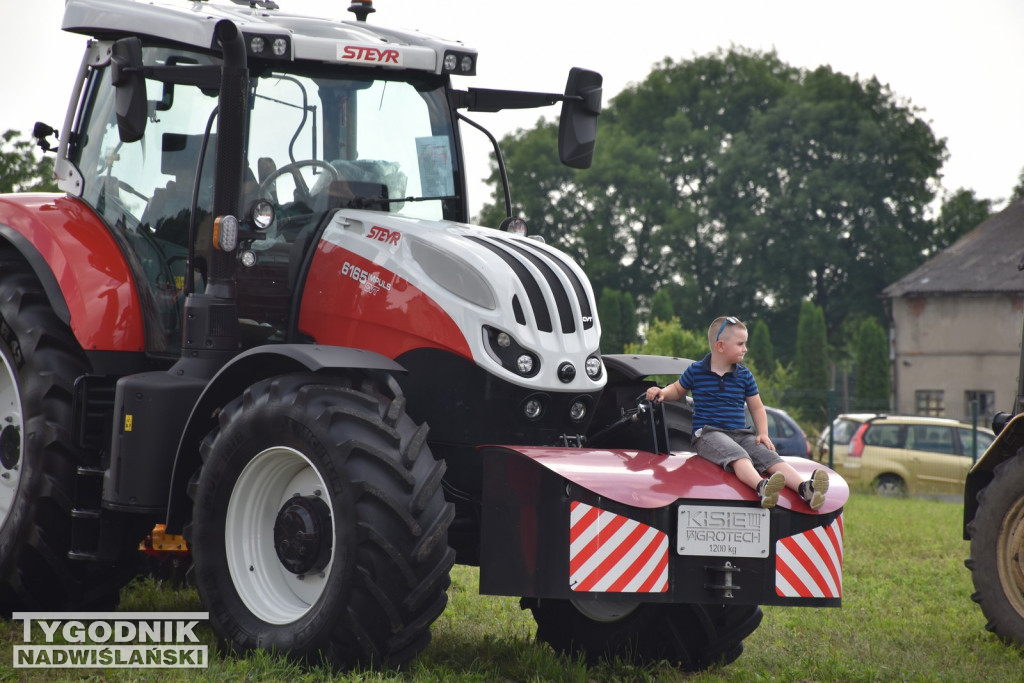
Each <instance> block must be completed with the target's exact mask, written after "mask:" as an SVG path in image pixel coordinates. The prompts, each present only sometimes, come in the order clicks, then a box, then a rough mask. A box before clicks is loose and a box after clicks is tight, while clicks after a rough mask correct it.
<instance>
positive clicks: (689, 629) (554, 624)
mask: <svg viewBox="0 0 1024 683" xmlns="http://www.w3.org/2000/svg"><path fill="white" fill-rule="evenodd" d="M522 605H523V607H524V609H525V608H529V609H530V610H531V611H532V612H533V618H534V620H535V621H536V622H537V639H538V640H541V641H543V642H546V643H548V644H549V645H551V647H553V648H554V649H555V650H556V651H558V652H561V653H564V654H567V655H569V656H572V657H576V656H583V657H585V658H586V659H587V660H588V661H589V662H592V663H593V662H597V661H599V660H601V659H602V658H604V659H607V660H609V661H610V660H612V659H614V658H616V657H619V658H622V659H627V660H632V661H635V662H637V663H640V664H647V663H652V662H657V661H660V660H666V661H669V662H671V663H673V664H674V665H675V666H677V667H679V668H680V669H684V670H686V671H700V670H703V669H706V668H708V667H710V666H711V665H713V664H716V663H718V664H728V663H730V662H732V661H734V660H735V659H736V658H737V657H739V656H740V654H741V653H742V652H743V639H744V638H745V637H747V636H748V635H749V634H750V633H752V632H753V631H754V630H755V629H756V628H757V627H758V625H759V624H760V623H761V617H762V616H763V615H762V612H761V608H760V607H758V606H757V605H746V606H744V605H729V606H725V605H673V604H664V603H638V602H634V601H630V600H629V599H623V598H613V597H607V598H598V599H594V600H543V599H532V598H523V600H522Z"/></svg>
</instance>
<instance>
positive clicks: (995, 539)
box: [967, 449, 1024, 644]
mask: <svg viewBox="0 0 1024 683" xmlns="http://www.w3.org/2000/svg"><path fill="white" fill-rule="evenodd" d="M993 474H994V477H993V478H992V482H991V483H989V484H988V486H986V487H985V488H983V489H982V490H981V492H980V493H979V494H978V511H977V512H976V513H975V515H974V519H973V520H971V522H970V524H968V525H967V533H968V535H969V536H970V538H971V557H970V559H968V560H967V567H968V568H969V569H970V570H971V577H972V578H973V580H974V589H975V592H974V594H973V595H972V596H971V598H972V599H973V600H974V601H975V602H977V603H978V604H979V605H980V606H981V611H982V612H983V613H984V614H985V617H986V618H987V619H988V624H987V625H986V626H985V628H987V629H988V630H989V631H991V632H992V633H995V634H996V635H997V636H999V637H1000V638H1002V639H1003V640H1005V641H1007V642H1013V643H1020V644H1024V449H1021V450H1019V451H1017V454H1016V455H1015V456H1013V457H1012V458H1010V459H1009V460H1007V461H1005V462H1003V463H1001V464H1000V465H999V466H998V467H996V469H995V472H994V473H993Z"/></svg>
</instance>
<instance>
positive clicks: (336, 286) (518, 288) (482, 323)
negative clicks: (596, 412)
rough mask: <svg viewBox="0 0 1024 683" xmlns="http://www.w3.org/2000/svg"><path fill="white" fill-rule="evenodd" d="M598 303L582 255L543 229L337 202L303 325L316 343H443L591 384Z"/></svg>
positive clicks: (391, 351)
mask: <svg viewBox="0 0 1024 683" xmlns="http://www.w3.org/2000/svg"><path fill="white" fill-rule="evenodd" d="M339 276H340V277H339ZM596 309H597V307H596V303H595V300H594V293H593V290H592V288H591V286H590V283H589V282H588V280H587V278H586V276H585V275H584V273H583V271H582V270H581V269H580V268H579V266H577V265H576V264H575V263H573V262H572V261H571V260H570V259H569V258H568V257H566V256H565V254H563V253H561V252H559V251H557V250H555V249H552V248H551V247H548V246H547V245H545V244H544V243H542V242H540V241H537V240H534V239H530V238H527V237H521V236H516V235H510V234H508V233H505V232H502V231H498V230H492V229H485V228H478V227H474V226H471V225H466V224H462V223H454V222H447V221H426V220H420V219H412V218H403V217H397V216H393V215H389V214H386V213H380V212H372V211H359V210H351V209H343V210H340V211H338V212H337V213H336V214H335V215H334V217H333V219H332V220H331V223H330V225H328V226H327V228H326V230H325V231H324V232H323V235H322V237H321V239H320V242H319V244H318V245H317V247H316V253H315V255H314V257H313V261H312V263H311V267H310V271H309V276H308V278H307V282H306V288H305V294H304V296H303V304H302V311H301V314H300V319H299V327H300V331H302V332H304V333H306V334H309V335H311V336H312V337H314V338H315V339H317V340H318V341H320V342H321V343H328V344H336V345H343V346H356V347H358V348H365V349H371V350H374V351H377V352H379V353H383V354H384V355H386V356H388V357H391V358H397V357H399V356H401V355H402V354H403V353H406V352H409V351H412V350H415V349H419V348H436V349H442V350H445V351H449V352H451V353H454V354H457V355H460V356H463V357H465V358H467V359H470V360H472V361H473V362H474V363H476V364H477V365H478V366H480V367H481V368H483V369H485V370H486V371H487V372H488V373H490V374H492V375H496V376H498V377H500V378H502V379H504V380H507V381H508V382H511V383H513V384H517V385H519V386H522V387H528V388H536V389H537V390H553V391H572V392H593V391H596V390H600V389H601V388H602V387H603V386H604V384H605V372H604V368H603V367H602V365H601V362H600V355H599V344H600V338H601V328H600V324H599V322H598V319H597V312H596Z"/></svg>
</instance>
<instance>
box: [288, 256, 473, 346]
mask: <svg viewBox="0 0 1024 683" xmlns="http://www.w3.org/2000/svg"><path fill="white" fill-rule="evenodd" d="M368 244H372V245H373V246H374V247H375V246H376V243H373V242H368ZM299 330H300V331H301V332H303V333H304V334H308V335H310V336H311V337H313V338H314V339H316V340H317V341H318V342H319V343H322V344H331V345H334V346H349V347H352V348H357V349H368V350H371V351H376V352H377V353H380V354H382V355H385V356H387V357H388V358H398V357H399V356H401V355H402V354H403V353H406V352H408V351H412V350H415V349H423V348H436V349H441V350H443V351H449V352H451V353H454V354H455V355H458V356H462V357H463V358H467V359H470V360H472V359H473V352H472V351H471V350H470V348H469V344H468V343H467V342H466V337H465V335H464V334H463V333H462V330H460V329H459V326H458V325H457V324H456V322H455V321H454V320H452V318H451V316H450V315H449V314H448V313H447V312H446V311H445V310H444V309H443V308H442V307H441V306H439V305H438V304H437V303H436V302H435V301H434V300H433V299H432V298H431V297H430V296H429V295H428V294H427V293H425V292H424V291H423V290H421V289H420V288H419V287H417V286H416V285H415V284H413V283H412V282H410V281H408V280H407V279H405V278H403V277H402V276H401V275H399V274H397V273H395V272H393V271H391V270H389V269H388V268H386V267H384V266H382V265H379V264H378V263H376V262H375V261H373V260H370V259H369V258H367V257H366V256H363V255H360V254H357V253H355V252H353V251H350V250H348V249H346V248H344V247H341V246H338V245H336V244H333V243H332V242H330V241H327V240H322V241H321V242H320V243H319V244H318V245H317V252H316V255H315V256H314V257H313V263H312V265H311V267H310V270H309V275H308V276H307V278H306V286H305V290H304V292H303V297H302V313H301V314H300V316H299ZM424 330H428V331H429V334H430V336H429V337H426V336H424V335H423V333H422V331H424Z"/></svg>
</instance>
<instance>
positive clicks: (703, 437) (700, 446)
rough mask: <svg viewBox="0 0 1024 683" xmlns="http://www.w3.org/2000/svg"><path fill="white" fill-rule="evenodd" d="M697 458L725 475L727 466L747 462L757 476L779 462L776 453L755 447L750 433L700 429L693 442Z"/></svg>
mask: <svg viewBox="0 0 1024 683" xmlns="http://www.w3.org/2000/svg"><path fill="white" fill-rule="evenodd" d="M693 446H694V448H695V449H696V451H697V455H699V456H700V457H702V458H704V459H705V460H709V461H711V462H713V463H715V464H716V465H719V466H720V467H722V469H724V470H725V471H726V472H732V465H731V463H733V462H735V461H736V460H739V459H740V458H748V459H749V460H750V462H751V463H753V465H754V469H755V470H757V472H758V473H759V474H764V473H765V470H767V469H768V468H769V467H771V466H772V465H777V464H778V463H780V462H782V458H780V457H779V455H778V453H776V452H775V451H773V450H771V449H770V448H768V447H767V446H765V445H764V444H759V443H757V434H756V433H755V432H754V430H753V429H719V428H718V427H704V428H703V429H701V430H700V436H698V437H697V438H696V439H694V441H693Z"/></svg>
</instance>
